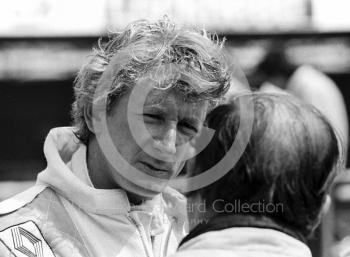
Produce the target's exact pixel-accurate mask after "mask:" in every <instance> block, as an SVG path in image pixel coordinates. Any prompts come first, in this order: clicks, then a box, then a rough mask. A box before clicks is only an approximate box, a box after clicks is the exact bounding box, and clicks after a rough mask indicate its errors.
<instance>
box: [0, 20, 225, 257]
mask: <svg viewBox="0 0 350 257" xmlns="http://www.w3.org/2000/svg"><path fill="white" fill-rule="evenodd" d="M221 48H222V43H220V42H219V40H218V39H217V38H215V37H213V36H210V35H208V34H207V33H206V32H205V31H202V32H200V31H196V30H191V29H185V28H177V27H176V26H175V25H174V24H173V23H172V22H171V21H169V20H168V19H167V18H164V19H162V20H159V21H157V22H155V23H151V22H148V21H137V22H134V23H132V24H130V25H129V26H128V27H127V28H126V29H125V30H123V31H121V32H117V33H113V34H111V36H110V38H109V40H108V41H107V42H106V43H103V42H101V41H100V42H99V46H98V48H96V49H95V52H94V54H93V55H92V56H91V57H90V59H89V60H88V62H87V63H86V64H85V65H84V66H83V67H82V68H81V70H80V72H79V74H78V76H77V78H76V80H75V87H74V92H75V101H74V104H73V109H72V116H73V119H74V127H65V128H55V129H53V130H51V131H50V133H49V135H48V136H47V138H46V141H45V145H44V152H45V157H46V159H47V168H46V169H45V170H44V171H42V172H41V173H39V175H38V178H37V183H36V185H35V186H34V187H33V188H31V189H29V190H28V191H26V192H23V193H21V194H19V195H17V196H15V197H13V198H11V199H9V200H6V201H5V202H3V203H1V204H0V215H1V217H0V231H1V232H0V253H1V254H0V255H1V256H90V257H97V256H98V257H102V256H106V257H111V256H123V257H125V256H126V257H127V256H130V257H131V256H132V257H135V256H147V257H151V256H166V255H167V254H170V253H172V252H174V251H175V250H176V247H177V245H178V243H179V241H180V240H181V239H182V237H183V236H184V228H185V226H184V225H185V224H184V223H185V215H184V214H183V213H180V211H178V209H177V207H176V206H178V204H181V202H182V201H183V196H182V195H181V194H180V193H178V192H177V191H175V190H174V189H171V188H169V187H167V184H168V182H169V180H170V179H171V178H173V177H175V176H176V175H177V174H178V173H179V171H180V170H181V169H182V167H183V165H184V163H185V160H186V159H188V158H189V156H190V155H191V154H192V153H193V147H192V145H193V144H192V142H193V140H194V139H195V137H196V136H197V135H198V134H199V132H200V130H201V128H202V124H203V121H204V119H205V116H206V113H207V111H208V110H209V109H210V108H211V106H213V105H215V103H216V101H218V100H219V99H220V98H221V97H222V96H223V95H224V94H225V92H226V91H227V89H228V87H229V85H230V78H229V75H228V72H227V67H226V63H225V61H224V57H223V55H222V53H221Z"/></svg>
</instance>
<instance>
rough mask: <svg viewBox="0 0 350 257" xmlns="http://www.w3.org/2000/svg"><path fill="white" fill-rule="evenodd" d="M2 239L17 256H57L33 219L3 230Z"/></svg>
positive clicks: (0, 239)
mask: <svg viewBox="0 0 350 257" xmlns="http://www.w3.org/2000/svg"><path fill="white" fill-rule="evenodd" d="M0 241H1V242H2V243H3V244H4V245H5V246H6V247H7V248H8V250H9V251H10V252H11V253H12V254H13V255H15V256H16V257H54V256H55V255H54V254H53V252H52V251H51V249H50V247H49V245H48V244H47V243H46V241H45V239H44V238H43V236H42V235H41V232H40V230H39V228H38V227H37V226H36V225H35V223H34V222H33V221H27V222H25V223H21V224H18V225H15V226H11V227H9V228H7V229H5V230H3V231H1V232H0Z"/></svg>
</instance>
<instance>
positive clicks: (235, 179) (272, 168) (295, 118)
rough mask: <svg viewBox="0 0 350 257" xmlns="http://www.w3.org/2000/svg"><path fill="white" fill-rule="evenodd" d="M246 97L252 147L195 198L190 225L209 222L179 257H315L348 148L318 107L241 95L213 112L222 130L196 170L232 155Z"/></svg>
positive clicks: (213, 124) (283, 97) (211, 120)
mask: <svg viewBox="0 0 350 257" xmlns="http://www.w3.org/2000/svg"><path fill="white" fill-rule="evenodd" d="M242 97H246V98H250V99H251V100H252V102H253V104H254V122H253V130H252V134H251V137H250V140H249V143H248V146H247V148H246V149H245V151H244V153H243V155H242V156H241V158H240V159H239V161H238V163H237V164H236V165H235V167H233V168H232V169H231V170H230V171H229V172H228V173H227V174H226V175H225V176H224V177H222V178H221V179H219V180H218V181H216V182H215V183H213V184H211V185H209V186H207V187H205V188H203V189H200V190H198V191H195V192H192V193H191V194H190V195H189V198H188V206H189V207H188V208H187V209H188V215H189V218H190V222H189V224H190V225H191V224H198V223H201V224H200V225H198V226H197V227H195V228H193V227H192V231H191V232H190V234H189V235H188V236H187V237H186V238H185V239H184V240H183V241H182V242H181V244H180V248H179V251H178V253H177V254H175V255H174V257H175V256H176V257H187V256H188V257H189V256H202V257H204V256H216V257H221V256H230V257H235V256H237V257H244V256H247V257H248V256H264V257H265V256H266V257H282V256H283V257H287V256H293V257H308V256H309V257H311V252H310V249H309V248H308V247H307V245H306V244H305V240H306V238H307V237H308V236H309V235H310V234H312V232H313V230H314V229H315V227H316V226H317V225H318V224H319V222H320V218H321V213H322V208H323V206H324V204H325V202H326V198H327V195H328V194H329V191H330V187H331V185H332V182H333V180H334V178H335V176H336V174H337V170H338V169H339V166H340V160H341V153H342V150H341V144H340V141H339V139H338V138H337V135H336V133H335V132H334V130H333V128H332V126H331V124H330V123H329V122H328V120H327V119H326V118H325V117H324V115H322V114H321V113H320V112H319V111H318V110H317V109H316V108H314V107H313V106H311V105H309V104H306V103H304V102H302V101H300V100H298V99H297V98H296V97H294V96H291V95H289V94H266V93H255V94H253V95H243V96H237V97H236V98H234V99H233V100H232V102H231V103H229V104H225V105H222V106H219V107H217V108H216V109H214V110H213V111H212V112H211V113H210V114H209V115H208V117H207V126H208V127H209V128H211V129H214V130H215V135H214V137H213V140H212V141H211V143H210V144H209V145H208V147H207V148H205V150H204V151H202V152H201V153H200V154H199V155H198V156H196V160H195V164H196V165H195V170H194V174H195V175H197V174H200V173H202V172H204V171H206V170H208V169H209V168H211V167H213V166H214V165H215V164H216V163H218V162H219V161H220V160H221V159H222V158H223V157H224V156H225V155H226V154H227V152H228V150H229V149H230V147H231V145H232V143H233V142H234V140H235V137H236V135H237V131H238V128H239V121H240V109H239V99H240V98H242Z"/></svg>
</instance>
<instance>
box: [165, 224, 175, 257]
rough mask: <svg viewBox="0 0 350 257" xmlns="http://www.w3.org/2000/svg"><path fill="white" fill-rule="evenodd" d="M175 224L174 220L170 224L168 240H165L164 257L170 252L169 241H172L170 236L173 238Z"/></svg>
mask: <svg viewBox="0 0 350 257" xmlns="http://www.w3.org/2000/svg"><path fill="white" fill-rule="evenodd" d="M173 224H174V219H172V221H171V222H170V226H169V230H168V234H167V235H166V238H165V242H164V249H163V257H165V256H166V254H167V252H168V245H169V240H170V236H171V231H172V230H173Z"/></svg>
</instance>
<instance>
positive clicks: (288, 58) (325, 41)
mask: <svg viewBox="0 0 350 257" xmlns="http://www.w3.org/2000/svg"><path fill="white" fill-rule="evenodd" d="M349 10H350V2H349V1H347V0H283V1H281V0H200V1H199V0H60V1H57V0H11V1H5V0H2V1H0V121H1V126H0V135H1V147H0V200H1V199H5V198H7V197H9V196H11V195H13V194H14V193H16V192H18V191H21V190H23V189H24V188H26V187H28V186H30V185H32V184H33V183H34V182H33V181H34V180H35V178H36V174H37V173H38V172H39V171H40V170H42V169H43V168H44V167H45V165H46V163H45V159H44V156H43V150H42V146H43V142H44V139H45V136H46V134H47V133H48V132H49V130H50V129H51V128H53V127H57V126H69V125H70V124H71V119H70V106H71V104H72V101H73V90H72V84H73V80H74V77H75V75H76V73H77V71H78V69H79V67H80V66H81V65H82V64H83V63H84V61H85V59H86V57H87V56H88V55H89V53H90V52H91V49H92V47H93V46H94V45H96V43H97V39H98V38H99V37H101V36H102V37H105V36H106V35H107V34H108V31H113V30H116V29H118V28H123V27H124V26H125V25H127V24H128V23H129V22H131V21H134V20H137V19H142V18H146V19H151V20H152V19H157V18H160V17H162V16H163V15H164V14H168V15H169V16H170V17H171V18H172V19H174V20H175V21H176V22H177V23H181V24H184V25H189V26H192V25H194V26H196V27H200V28H202V27H204V28H206V29H207V30H210V31H215V32H217V33H218V34H219V35H220V36H225V37H226V39H227V42H226V50H227V54H228V55H229V58H232V60H234V61H235V62H237V63H239V65H240V66H241V68H242V69H243V71H244V73H245V74H246V76H247V78H248V80H249V82H250V85H251V86H252V87H254V88H259V87H260V85H261V84H262V83H263V82H264V81H267V80H269V78H271V77H274V78H276V77H277V78H281V77H282V78H287V77H288V76H290V75H291V73H292V72H293V71H294V70H295V68H296V67H299V66H301V65H304V64H308V65H312V66H313V67H315V68H317V69H318V70H320V71H322V72H323V73H324V74H326V75H327V76H329V77H330V78H331V79H332V80H333V81H334V82H335V84H336V85H337V87H338V88H339V90H340V91H341V92H342V94H343V97H344V99H345V103H346V108H347V110H348V113H349V111H350V109H349V108H350V15H349ZM275 81H276V80H275ZM280 81H281V80H280ZM276 83H277V84H278V82H277V81H276ZM281 86H282V87H283V85H281ZM348 160H349V158H348ZM344 174H345V175H342V177H341V178H339V179H338V181H339V182H338V184H337V185H336V187H335V188H334V196H333V198H334V199H333V205H332V207H331V208H330V211H329V212H328V214H327V215H328V216H327V218H325V219H324V222H323V224H322V226H321V227H320V229H319V231H318V232H317V233H316V234H315V236H314V238H313V239H312V240H310V245H311V247H312V251H313V253H314V256H315V257H317V256H320V257H321V256H323V257H326V256H332V254H334V251H337V243H338V242H339V241H341V240H342V239H343V238H345V237H346V236H347V235H350V215H349V214H350V182H349V181H350V179H348V178H347V175H346V174H347V173H345V172H344ZM331 251H332V252H333V253H331ZM334 256H336V255H334Z"/></svg>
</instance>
